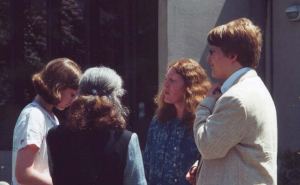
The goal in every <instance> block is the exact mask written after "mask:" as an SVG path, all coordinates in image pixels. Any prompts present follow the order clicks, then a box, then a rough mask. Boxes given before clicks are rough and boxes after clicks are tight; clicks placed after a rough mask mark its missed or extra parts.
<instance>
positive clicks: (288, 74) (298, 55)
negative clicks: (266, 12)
mask: <svg viewBox="0 0 300 185" xmlns="http://www.w3.org/2000/svg"><path fill="white" fill-rule="evenodd" d="M294 3H298V4H299V5H300V1H299V0H298V1H295V0H284V1H282V0H273V6H272V7H273V11H272V12H273V13H272V15H273V16H272V19H273V20H272V31H273V32H272V38H273V39H272V48H273V51H272V54H273V55H272V61H273V95H274V99H275V102H276V105H277V111H278V123H279V125H278V126H279V148H280V150H286V149H293V150H300V124H299V123H300V22H290V21H289V20H288V19H287V17H286V15H285V9H286V8H287V7H288V6H289V5H292V4H294Z"/></svg>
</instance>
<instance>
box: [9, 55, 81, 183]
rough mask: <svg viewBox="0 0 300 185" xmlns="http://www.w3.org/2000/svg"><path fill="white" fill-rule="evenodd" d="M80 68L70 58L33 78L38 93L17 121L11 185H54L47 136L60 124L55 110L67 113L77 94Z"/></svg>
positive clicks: (56, 60)
mask: <svg viewBox="0 0 300 185" xmlns="http://www.w3.org/2000/svg"><path fill="white" fill-rule="evenodd" d="M80 76H81V70H80V67H79V66H78V65H77V64H76V63H75V62H73V61H72V60H70V59H68V58H57V59H54V60H52V61H50V62H49V63H48V64H47V65H46V66H45V67H44V68H43V69H42V70H41V71H40V72H38V73H36V74H35V75H33V77H32V83H33V86H34V88H35V91H36V93H37V95H36V97H35V98H34V100H33V102H31V103H30V104H28V105H27V106H26V107H25V108H24V109H23V110H22V112H21V113H20V116H19V118H18V120H17V123H16V126H15V129H14V136H13V151H12V184H13V185H18V184H23V185H26V184H40V185H51V184H52V180H51V177H50V174H49V167H48V156H47V144H46V141H45V138H46V134H47V132H48V130H49V129H50V128H52V127H53V126H55V125H58V124H59V123H58V119H57V117H56V116H55V115H54V113H53V108H54V107H55V108H57V109H59V110H64V109H65V108H67V107H68V106H70V104H71V103H72V102H73V100H74V98H75V97H76V94H77V89H78V85H79V79H80Z"/></svg>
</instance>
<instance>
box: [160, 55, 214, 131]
mask: <svg viewBox="0 0 300 185" xmlns="http://www.w3.org/2000/svg"><path fill="white" fill-rule="evenodd" d="M170 68H172V69H174V70H175V71H176V73H177V74H179V75H180V76H181V77H182V78H183V80H184V84H185V95H184V98H185V103H186V107H185V109H184V116H183V121H184V122H185V123H186V124H187V125H188V127H191V126H192V125H193V122H194V119H195V109H196V107H197V105H198V103H199V102H200V101H201V100H203V98H204V97H205V95H206V93H207V92H208V90H209V88H210V87H211V84H210V82H209V80H208V77H207V74H206V72H205V70H204V69H203V68H202V66H201V65H200V64H199V63H198V62H196V61H195V60H193V59H189V58H182V59H179V60H176V61H174V62H173V63H171V64H169V66H168V69H170ZM155 103H156V104H157V106H158V107H157V109H156V114H157V117H158V120H160V121H161V122H166V121H169V120H171V119H173V118H176V109H175V106H174V105H173V104H168V103H165V102H164V94H163V90H162V89H161V90H160V91H159V92H158V94H157V96H156V98H155Z"/></svg>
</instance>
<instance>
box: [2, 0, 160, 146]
mask: <svg viewBox="0 0 300 185" xmlns="http://www.w3.org/2000/svg"><path fill="white" fill-rule="evenodd" d="M157 16H158V2H157V1H138V0H88V1H80V0H26V1H25V0H22V1H19V0H2V1H1V2H0V49H1V54H0V84H1V90H0V96H1V101H0V120H1V123H0V150H11V147H12V146H11V145H12V134H13V128H14V125H15V122H16V119H17V116H18V114H19V113H20V111H21V109H22V108H23V107H24V106H25V105H26V104H27V103H29V102H30V101H31V100H32V98H33V97H34V91H33V88H32V86H31V75H32V74H33V73H34V72H36V71H38V70H39V69H40V68H41V67H42V66H43V65H44V64H45V63H47V62H48V61H49V60H51V59H53V58H56V57H69V58H71V59H73V60H75V61H76V62H77V63H78V64H80V65H81V66H82V69H83V70H84V69H86V68H88V67H91V66H100V65H105V66H109V67H112V68H113V69H115V70H116V71H117V72H118V73H119V74H120V75H121V76H122V77H123V80H124V83H125V88H126V90H127V95H126V97H125V99H124V103H125V104H126V105H127V106H128V107H129V108H130V110H131V114H130V117H129V121H128V124H129V125H128V128H129V129H131V130H134V131H136V132H137V133H138V134H144V132H143V129H144V127H147V124H148V121H149V120H150V119H151V117H152V115H153V109H154V106H153V96H154V94H155V93H156V91H157V81H158V79H157V76H158V59H157V58H158V51H157V50H158V49H157V48H158V46H157V43H158V41H157V40H158V39H157V38H158V36H157V34H158V33H157V30H158V28H157V27H158V23H157V20H158V17H157ZM61 116H62V117H63V114H61ZM139 137H140V138H144V137H145V136H143V135H142V136H140V135H139ZM142 143H143V141H142Z"/></svg>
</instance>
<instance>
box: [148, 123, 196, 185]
mask: <svg viewBox="0 0 300 185" xmlns="http://www.w3.org/2000/svg"><path fill="white" fill-rule="evenodd" d="M197 156H199V154H198V150H197V147H196V145H195V142H194V137H193V130H192V128H188V127H187V126H186V125H185V124H183V123H182V121H181V120H179V119H173V120H171V121H168V122H167V123H160V122H159V121H158V120H157V118H153V120H152V122H151V124H150V127H149V130H148V137H147V143H146V148H145V150H144V153H143V158H144V167H145V174H146V179H147V181H148V185H189V183H188V181H186V179H185V175H186V173H187V171H188V170H189V168H190V167H191V166H192V164H194V162H195V161H196V160H197Z"/></svg>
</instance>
